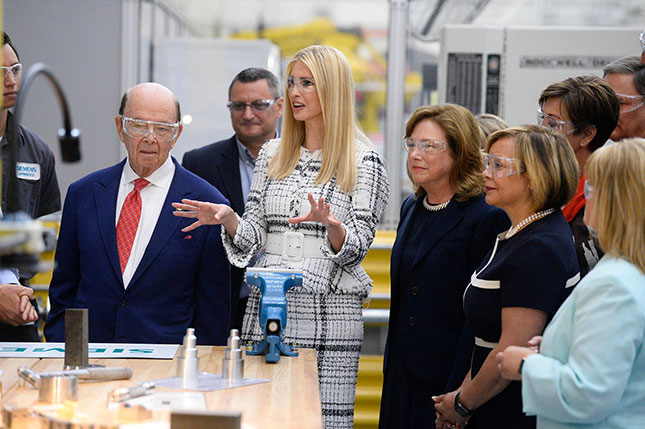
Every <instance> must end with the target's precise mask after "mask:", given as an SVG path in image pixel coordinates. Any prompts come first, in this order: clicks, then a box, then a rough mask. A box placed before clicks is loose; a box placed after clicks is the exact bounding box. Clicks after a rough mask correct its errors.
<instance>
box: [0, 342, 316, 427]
mask: <svg viewBox="0 0 645 429" xmlns="http://www.w3.org/2000/svg"><path fill="white" fill-rule="evenodd" d="M223 354H224V347H207V346H200V347H199V358H200V365H199V369H200V371H202V372H210V373H215V374H219V373H220V371H221V365H222V357H223ZM90 364H101V365H105V366H111V367H116V366H125V367H130V368H132V370H133V377H132V379H131V380H121V381H108V382H100V383H97V382H79V389H78V407H77V409H78V411H79V412H78V413H77V414H80V415H79V416H78V418H79V419H80V420H79V421H83V418H86V419H89V420H88V422H91V423H94V424H96V423H102V424H109V425H115V424H117V423H125V422H124V421H123V416H122V419H121V421H119V417H118V412H117V411H111V410H108V409H107V397H108V393H109V392H110V391H112V390H114V389H116V388H119V387H127V386H131V385H133V384H135V383H138V382H143V381H149V380H155V379H161V378H167V377H172V376H174V375H175V371H176V358H175V359H173V360H152V359H90ZM23 365H24V366H28V367H30V368H32V369H33V370H34V371H36V372H48V371H59V370H61V369H62V366H63V359H20V358H15V359H0V368H2V369H3V370H4V374H3V375H2V378H1V381H2V383H3V396H2V403H3V406H4V405H6V404H17V405H20V406H26V405H29V406H30V407H31V408H32V409H37V408H39V407H42V404H40V403H38V402H37V401H38V391H37V390H36V389H34V388H33V387H31V386H29V385H27V386H26V387H21V386H19V384H18V377H17V373H16V369H17V368H18V367H19V366H23ZM244 376H245V377H247V378H266V379H271V380H272V381H271V382H270V383H261V384H254V385H250V386H243V387H236V388H233V389H226V390H218V391H214V392H204V393H205V398H206V402H207V405H208V408H209V409H210V410H218V411H240V412H241V413H242V427H243V428H245V427H247V428H257V429H273V428H275V429H278V428H279V429H284V428H293V429H296V428H298V429H307V428H315V429H320V428H322V417H321V408H320V394H319V389H318V371H317V365H316V353H315V351H314V350H311V349H300V350H299V356H298V357H284V356H283V357H282V358H281V359H280V362H278V363H277V364H267V363H266V362H265V360H264V356H245V367H244ZM156 391H158V392H161V391H172V389H164V388H157V390H156ZM84 416H85V417H84ZM168 418H169V413H168V412H167V411H155V412H154V413H153V416H152V417H150V418H148V419H146V420H145V421H146V422H152V421H159V420H161V421H163V420H164V419H166V420H165V421H168V420H167V419H168ZM130 423H133V422H130Z"/></svg>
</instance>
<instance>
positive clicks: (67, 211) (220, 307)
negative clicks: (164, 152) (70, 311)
mask: <svg viewBox="0 0 645 429" xmlns="http://www.w3.org/2000/svg"><path fill="white" fill-rule="evenodd" d="M172 161H173V162H174V163H175V174H174V177H173V179H172V183H171V185H170V189H169V191H168V195H167V197H166V201H165V202H164V205H163V208H162V210H161V214H160V215H159V219H158V221H157V225H156V227H155V230H154V232H153V234H152V237H151V238H150V242H149V244H148V247H147V248H146V251H145V254H144V256H143V259H142V260H141V262H140V263H139V266H138V267H137V270H136V271H135V273H134V276H133V277H132V280H131V281H130V283H129V285H128V287H127V289H124V287H123V278H122V276H121V267H120V265H119V257H118V252H117V245H116V227H115V218H116V200H117V194H118V187H119V182H120V180H121V173H122V171H123V166H124V164H125V160H124V161H122V162H120V163H119V164H117V165H115V166H112V167H109V168H106V169H104V170H101V171H97V172H95V173H92V174H90V175H88V176H86V177H84V178H82V179H81V180H79V181H77V182H75V183H72V184H71V185H70V187H69V189H68V191H67V197H66V198H65V204H64V207H63V216H62V220H61V227H60V234H59V238H58V246H57V248H56V268H55V269H54V275H53V277H52V282H51V285H50V287H49V299H50V302H51V311H50V313H49V317H48V318H47V323H46V325H45V336H46V337H47V340H48V341H64V332H65V320H64V319H65V317H64V316H65V309H66V308H88V309H89V338H90V341H92V342H104V343H171V344H181V342H182V338H183V336H184V335H185V333H186V328H188V327H194V328H195V334H196V336H197V342H198V343H199V344H213V345H222V344H226V339H227V336H228V327H229V314H230V306H231V295H230V271H229V270H230V265H229V263H228V261H227V259H226V255H225V253H224V248H223V246H222V242H221V237H220V227H219V226H202V227H200V228H197V229H196V230H193V231H191V232H189V233H183V232H181V229H182V228H184V227H185V226H188V225H190V224H191V223H192V222H193V219H187V218H181V217H176V216H174V215H173V214H172V212H173V210H174V209H173V208H172V206H171V203H172V202H175V201H181V200H182V199H183V198H190V199H194V200H201V201H212V202H219V203H223V204H228V201H227V200H226V199H225V198H224V197H223V196H222V194H221V193H220V192H218V191H217V190H216V189H214V188H213V187H212V186H210V185H209V184H208V183H206V182H205V181H204V180H202V179H200V178H199V177H197V176H195V175H194V174H192V173H191V172H189V171H187V170H186V169H184V168H183V167H181V166H180V165H179V163H178V162H177V161H176V160H175V159H174V158H173V160H172Z"/></svg>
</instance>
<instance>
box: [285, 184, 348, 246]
mask: <svg viewBox="0 0 645 429" xmlns="http://www.w3.org/2000/svg"><path fill="white" fill-rule="evenodd" d="M307 197H308V198H309V204H311V210H310V211H309V213H308V214H307V215H305V216H298V217H294V218H291V219H289V223H301V222H319V223H322V224H323V225H324V226H325V228H327V239H328V240H329V244H331V248H332V250H333V251H334V252H336V253H338V252H339V251H340V249H341V248H342V247H343V243H344V242H345V228H343V226H342V224H341V222H340V221H339V220H338V218H337V217H336V216H334V214H333V213H332V212H331V204H329V203H325V199H324V198H323V197H320V198H319V199H318V201H316V200H315V199H314V196H313V195H312V194H311V192H309V194H307Z"/></svg>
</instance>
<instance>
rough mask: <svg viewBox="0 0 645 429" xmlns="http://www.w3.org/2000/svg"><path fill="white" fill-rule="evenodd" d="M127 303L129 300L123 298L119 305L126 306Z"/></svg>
mask: <svg viewBox="0 0 645 429" xmlns="http://www.w3.org/2000/svg"><path fill="white" fill-rule="evenodd" d="M125 304H127V302H126V301H125V299H122V300H121V301H119V305H120V306H121V307H124V306H125Z"/></svg>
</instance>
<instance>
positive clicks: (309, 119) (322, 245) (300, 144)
mask: <svg viewBox="0 0 645 429" xmlns="http://www.w3.org/2000/svg"><path fill="white" fill-rule="evenodd" d="M285 80H286V88H285V94H286V102H285V108H284V120H283V127H282V132H281V136H282V137H281V139H279V140H273V141H270V142H269V143H267V144H266V145H265V147H264V148H263V150H262V152H260V155H259V157H258V161H257V164H256V167H255V172H254V175H253V183H252V185H251V191H250V193H249V198H248V201H247V205H246V208H245V211H244V215H243V216H242V217H239V216H238V215H237V214H235V213H234V212H233V210H232V209H231V208H230V207H228V206H226V205H218V204H211V203H206V202H198V201H189V200H184V201H182V203H181V204H180V203H176V204H174V206H175V207H176V208H179V209H182V211H183V210H186V211H188V212H186V211H183V212H182V211H178V212H176V214H177V215H178V216H184V217H196V218H197V221H196V222H195V223H194V224H193V225H191V226H190V227H189V228H187V230H190V229H194V228H197V227H199V226H201V225H206V224H221V225H223V227H224V228H223V230H224V231H223V233H222V237H223V240H224V246H225V248H226V251H227V255H228V258H229V260H230V261H231V263H232V264H233V265H236V266H239V267H244V266H245V265H246V264H247V263H248V262H249V261H250V259H251V258H252V257H253V256H254V255H255V254H257V253H258V252H260V251H261V250H263V249H264V254H262V256H261V257H260V259H259V260H258V262H257V263H256V266H259V267H275V268H291V269H300V270H303V272H304V278H303V285H302V287H300V288H295V289H292V290H291V291H289V293H288V294H287V300H288V320H287V325H286V330H285V342H287V343H297V344H298V345H299V346H300V347H309V348H315V349H316V351H317V357H318V374H319V382H320V395H321V401H322V413H323V421H324V425H325V428H334V429H337V428H351V427H353V420H354V419H353V415H354V395H355V390H356V378H357V375H358V358H359V353H360V349H361V343H362V340H363V320H362V310H361V308H362V301H363V300H364V299H365V298H367V296H368V295H369V291H370V288H371V286H370V284H371V279H370V278H369V277H368V276H367V274H366V273H365V271H364V270H363V269H362V268H361V266H360V263H361V261H362V260H363V258H364V257H365V255H366V254H367V251H368V250H369V247H370V244H371V243H372V240H373V239H374V233H375V228H376V223H377V221H378V218H379V217H380V215H381V214H382V212H383V210H384V209H385V205H386V203H387V199H388V193H389V183H388V179H387V175H386V172H385V168H384V166H383V162H382V160H381V157H380V156H379V154H378V152H376V151H375V150H374V149H373V147H372V144H371V143H370V142H369V140H368V139H367V138H366V137H365V135H364V134H363V133H362V132H361V131H360V129H359V127H358V124H357V122H356V117H355V114H354V85H353V78H352V73H351V69H350V67H349V63H348V62H347V59H346V58H345V56H344V55H343V54H342V53H341V52H340V51H338V50H337V49H334V48H330V47H326V46H310V47H308V48H305V49H303V50H301V51H300V52H298V53H297V54H296V55H295V56H294V57H293V58H292V59H291V61H290V62H289V65H288V66H287V71H286V79H285ZM190 212H194V213H190ZM285 234H287V236H288V237H289V239H291V240H299V241H300V244H302V246H303V249H304V250H303V257H302V259H301V260H296V261H294V260H293V259H294V258H293V255H289V251H288V249H282V240H283V237H284V236H285ZM295 259H297V258H295ZM259 299H260V293H259V291H258V290H257V289H255V288H251V293H250V296H249V302H248V306H247V309H246V315H245V318H244V324H243V328H242V337H243V339H245V340H247V341H250V342H256V341H259V340H260V339H261V338H262V332H261V329H260V326H259V323H258V311H259Z"/></svg>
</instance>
